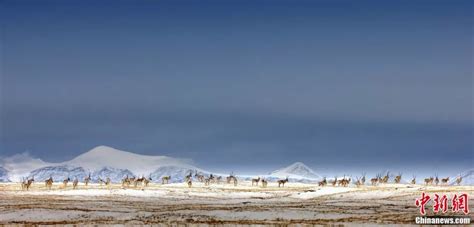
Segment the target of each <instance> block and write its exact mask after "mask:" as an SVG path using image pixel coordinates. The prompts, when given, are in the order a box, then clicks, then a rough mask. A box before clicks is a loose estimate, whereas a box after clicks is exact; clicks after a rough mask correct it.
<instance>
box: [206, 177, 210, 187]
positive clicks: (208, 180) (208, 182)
mask: <svg viewBox="0 0 474 227" xmlns="http://www.w3.org/2000/svg"><path fill="white" fill-rule="evenodd" d="M210 184H211V178H210V177H208V178H206V179H205V180H204V185H205V186H209V185H210Z"/></svg>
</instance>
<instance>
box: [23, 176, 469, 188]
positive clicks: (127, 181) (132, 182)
mask: <svg viewBox="0 0 474 227" xmlns="http://www.w3.org/2000/svg"><path fill="white" fill-rule="evenodd" d="M391 176H392V177H393V183H395V184H400V183H402V173H398V175H395V176H393V175H390V173H389V172H387V173H386V174H376V176H375V177H373V178H370V182H369V185H371V186H378V185H380V184H387V183H389V181H390V178H391ZM193 179H196V180H197V181H198V182H201V183H204V185H205V186H209V185H211V184H220V183H221V182H222V176H217V175H213V174H209V175H205V174H203V173H198V172H197V171H195V173H194V174H193V172H192V171H189V173H188V174H187V175H185V176H184V183H186V184H187V186H188V187H192V185H193ZM91 180H92V178H91V175H90V174H89V175H88V176H86V177H85V178H84V181H83V182H84V186H85V187H87V186H88V185H89V183H90V182H91ZM449 180H450V179H449V177H446V178H439V177H438V174H435V176H434V177H433V176H431V177H428V178H425V179H424V181H423V182H424V185H425V186H428V185H430V186H432V185H436V186H438V185H444V186H447V185H448V184H449ZM462 180H463V178H462V177H461V175H459V176H458V177H456V179H455V180H454V182H453V183H454V184H456V185H458V186H459V185H460V184H461V182H462ZM34 181H35V180H34V177H32V178H31V179H28V178H27V179H23V180H22V182H21V189H22V190H29V189H30V187H31V185H32V184H33V182H34ZM70 181H71V178H69V177H67V178H65V179H64V180H63V182H62V186H60V188H62V189H65V188H67V187H68V184H69V182H70ZM151 181H152V178H151V176H149V177H148V178H145V177H144V176H142V177H135V176H132V177H129V176H128V175H127V176H126V177H124V178H123V179H122V188H124V189H125V188H132V187H133V188H138V187H141V188H142V189H143V188H144V187H148V185H149V183H150V182H151ZM170 181H171V176H170V175H168V176H162V177H161V184H163V185H165V184H169V183H170ZM288 181H289V179H288V177H286V178H285V179H280V180H276V183H277V184H278V187H285V184H286V183H288ZM44 182H45V187H46V189H48V190H51V189H52V186H53V183H54V180H53V177H49V178H48V179H46V180H45V181H44ZM97 182H98V183H99V185H100V186H103V185H105V186H106V187H107V188H108V189H110V187H111V184H112V181H111V179H110V178H109V177H107V178H106V179H105V180H103V179H102V178H101V177H98V179H97ZM260 182H261V187H262V188H266V187H267V186H268V180H267V179H265V178H261V177H260V176H259V177H257V178H252V179H251V183H252V184H251V185H252V186H257V187H258V186H259V183H260ZM351 182H353V184H354V185H355V186H357V187H360V186H364V185H366V184H365V182H366V174H365V173H363V174H362V175H361V176H360V177H355V179H354V181H353V178H352V176H348V177H347V176H346V175H344V176H343V177H342V178H338V177H337V176H335V177H334V179H332V180H327V179H326V177H323V179H322V180H321V181H319V182H318V186H319V187H325V186H327V185H332V186H333V187H347V186H349V185H350V184H351ZM416 182H417V181H416V175H413V177H412V179H411V181H409V183H410V184H412V185H415V184H416ZM226 183H227V184H233V185H234V186H237V184H238V179H237V177H236V176H235V175H234V174H233V173H231V174H230V175H229V176H227V177H226ZM78 186H79V179H78V178H77V177H76V178H74V180H73V181H72V188H73V189H77V188H78Z"/></svg>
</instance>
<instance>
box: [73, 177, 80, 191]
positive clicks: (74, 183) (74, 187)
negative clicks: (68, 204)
mask: <svg viewBox="0 0 474 227" xmlns="http://www.w3.org/2000/svg"><path fill="white" fill-rule="evenodd" d="M78 184H79V180H78V179H77V177H76V178H74V181H73V182H72V189H76V188H77V185H78Z"/></svg>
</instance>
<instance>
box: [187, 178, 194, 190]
mask: <svg viewBox="0 0 474 227" xmlns="http://www.w3.org/2000/svg"><path fill="white" fill-rule="evenodd" d="M186 183H188V188H191V187H192V186H193V180H192V178H189V179H188V180H187V181H186Z"/></svg>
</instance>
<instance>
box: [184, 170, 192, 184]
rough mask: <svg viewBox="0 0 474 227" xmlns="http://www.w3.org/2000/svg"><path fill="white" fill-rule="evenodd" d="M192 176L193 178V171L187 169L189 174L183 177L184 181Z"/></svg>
mask: <svg viewBox="0 0 474 227" xmlns="http://www.w3.org/2000/svg"><path fill="white" fill-rule="evenodd" d="M192 178H193V173H192V172H191V171H189V174H188V175H186V176H185V177H184V181H186V182H188V181H190V180H192Z"/></svg>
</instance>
